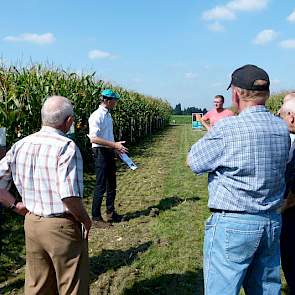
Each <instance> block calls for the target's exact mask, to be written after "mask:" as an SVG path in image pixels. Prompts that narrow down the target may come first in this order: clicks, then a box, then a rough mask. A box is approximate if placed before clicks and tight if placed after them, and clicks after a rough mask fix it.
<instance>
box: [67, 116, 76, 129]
mask: <svg viewBox="0 0 295 295" xmlns="http://www.w3.org/2000/svg"><path fill="white" fill-rule="evenodd" d="M73 122H74V118H73V116H68V117H67V118H66V121H65V127H66V129H67V132H68V131H69V130H70V128H71V126H72V124H73Z"/></svg>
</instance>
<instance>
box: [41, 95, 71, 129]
mask: <svg viewBox="0 0 295 295" xmlns="http://www.w3.org/2000/svg"><path fill="white" fill-rule="evenodd" d="M73 115H74V111H73V106H72V104H71V102H70V101H69V100H68V99H67V98H66V97H63V96H51V97H48V98H47V99H46V100H45V102H44V104H43V107H42V109H41V117H42V125H43V126H50V127H53V128H59V127H61V126H62V125H63V124H64V123H65V121H66V119H67V118H68V117H70V116H73Z"/></svg>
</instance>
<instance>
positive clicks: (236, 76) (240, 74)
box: [227, 65, 270, 91]
mask: <svg viewBox="0 0 295 295" xmlns="http://www.w3.org/2000/svg"><path fill="white" fill-rule="evenodd" d="M256 80H264V81H266V82H267V83H265V84H263V85H255V81H256ZM269 84H270V82H269V76H268V74H267V73H266V71H264V70H263V69H261V68H259V67H257V66H254V65H245V66H243V67H241V68H238V69H236V70H235V71H234V72H233V73H232V75H231V82H230V84H229V86H228V87H227V90H228V89H229V88H230V87H231V86H232V85H234V86H237V87H240V88H242V89H247V90H254V91H269Z"/></svg>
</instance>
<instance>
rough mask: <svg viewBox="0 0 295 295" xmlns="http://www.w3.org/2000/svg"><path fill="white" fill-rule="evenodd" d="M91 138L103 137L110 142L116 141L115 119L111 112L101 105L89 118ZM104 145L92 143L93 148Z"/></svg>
mask: <svg viewBox="0 0 295 295" xmlns="http://www.w3.org/2000/svg"><path fill="white" fill-rule="evenodd" d="M88 122H89V137H90V138H91V137H101V138H103V139H106V140H109V141H113V142H114V141H115V140H114V133H113V119H112V116H111V114H110V112H109V110H108V109H107V108H106V107H104V106H103V105H100V106H99V108H98V109H97V110H96V111H94V112H93V113H92V114H91V116H90V117H89V120H88ZM100 146H102V145H99V144H96V143H92V147H100Z"/></svg>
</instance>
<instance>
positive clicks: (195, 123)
mask: <svg viewBox="0 0 295 295" xmlns="http://www.w3.org/2000/svg"><path fill="white" fill-rule="evenodd" d="M196 114H198V115H200V116H201V117H202V116H203V113H192V128H193V129H203V125H202V123H201V122H200V121H198V120H197V117H196Z"/></svg>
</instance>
